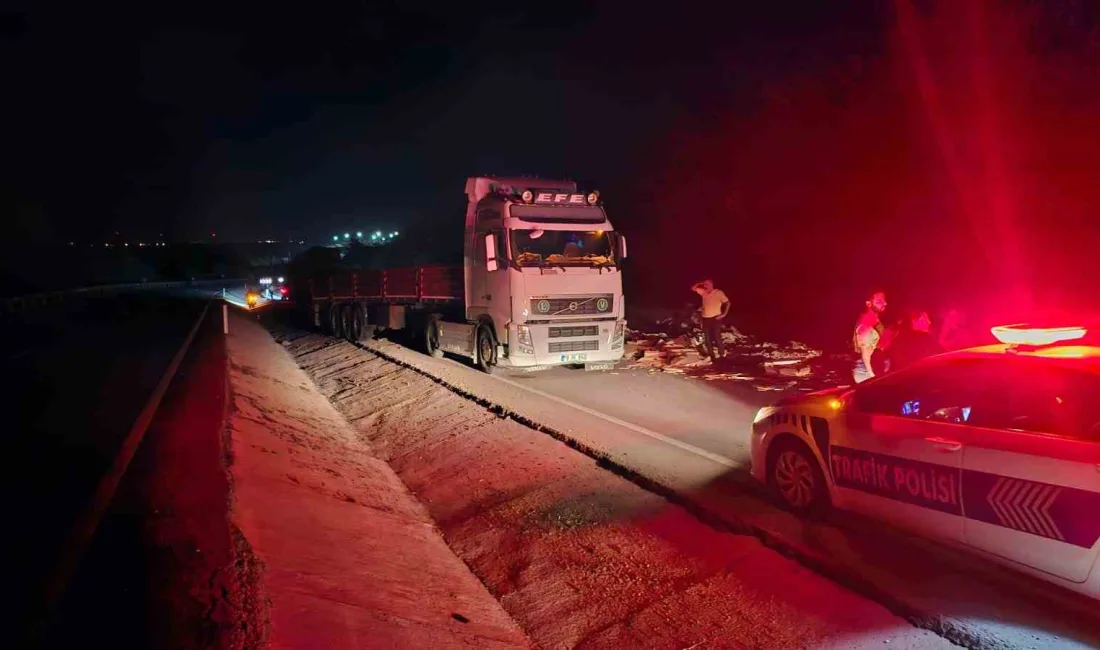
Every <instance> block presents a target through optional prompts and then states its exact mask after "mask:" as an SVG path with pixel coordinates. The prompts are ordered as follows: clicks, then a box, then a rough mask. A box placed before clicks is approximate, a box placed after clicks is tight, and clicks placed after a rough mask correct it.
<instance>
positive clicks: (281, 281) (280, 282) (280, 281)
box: [279, 275, 286, 284]
mask: <svg viewBox="0 0 1100 650" xmlns="http://www.w3.org/2000/svg"><path fill="white" fill-rule="evenodd" d="M284 282H286V280H285V279H284V278H283V276H281V275H280V276H279V284H282V283H284Z"/></svg>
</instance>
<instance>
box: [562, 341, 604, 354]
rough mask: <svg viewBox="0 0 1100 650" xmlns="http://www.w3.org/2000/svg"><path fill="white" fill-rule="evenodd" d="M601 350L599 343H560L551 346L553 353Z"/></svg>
mask: <svg viewBox="0 0 1100 650" xmlns="http://www.w3.org/2000/svg"><path fill="white" fill-rule="evenodd" d="M599 349H600V342H599V341H558V342H556V343H551V344H550V351H551V352H588V351H589V350H599Z"/></svg>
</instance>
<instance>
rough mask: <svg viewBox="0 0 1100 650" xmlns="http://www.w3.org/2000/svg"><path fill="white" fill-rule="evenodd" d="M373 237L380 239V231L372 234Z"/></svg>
mask: <svg viewBox="0 0 1100 650" xmlns="http://www.w3.org/2000/svg"><path fill="white" fill-rule="evenodd" d="M374 236H375V237H381V236H382V231H381V230H379V231H378V232H376V233H374Z"/></svg>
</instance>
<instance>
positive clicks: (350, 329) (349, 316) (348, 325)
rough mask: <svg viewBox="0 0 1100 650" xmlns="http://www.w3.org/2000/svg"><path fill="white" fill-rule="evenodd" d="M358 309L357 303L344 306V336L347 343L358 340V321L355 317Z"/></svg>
mask: <svg viewBox="0 0 1100 650" xmlns="http://www.w3.org/2000/svg"><path fill="white" fill-rule="evenodd" d="M357 311H359V305H348V306H347V307H345V308H344V338H346V339H347V340H348V342H349V343H358V342H359V333H360V331H361V330H359V329H358V322H357V321H356V318H355V312H357Z"/></svg>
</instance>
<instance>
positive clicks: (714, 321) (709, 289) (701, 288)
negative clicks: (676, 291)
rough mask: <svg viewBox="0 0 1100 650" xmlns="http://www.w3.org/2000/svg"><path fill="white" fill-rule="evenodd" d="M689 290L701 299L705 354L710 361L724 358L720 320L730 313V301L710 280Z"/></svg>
mask: <svg viewBox="0 0 1100 650" xmlns="http://www.w3.org/2000/svg"><path fill="white" fill-rule="evenodd" d="M691 290H692V291H694V292H695V293H697V294H699V295H700V296H701V297H702V298H703V308H702V311H701V314H700V315H701V316H702V322H703V334H705V335H706V338H707V352H708V353H709V354H710V359H711V361H716V360H717V359H720V358H722V357H724V356H726V342H725V341H723V340H722V319H723V318H725V317H726V314H728V313H729V311H730V299H729V298H727V297H726V294H725V293H724V292H723V291H722V290H721V289H715V288H714V282H712V281H710V280H703V281H702V282H697V283H695V285H694V286H693V287H691ZM716 349H717V352H718V355H717V356H715V350H716Z"/></svg>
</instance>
